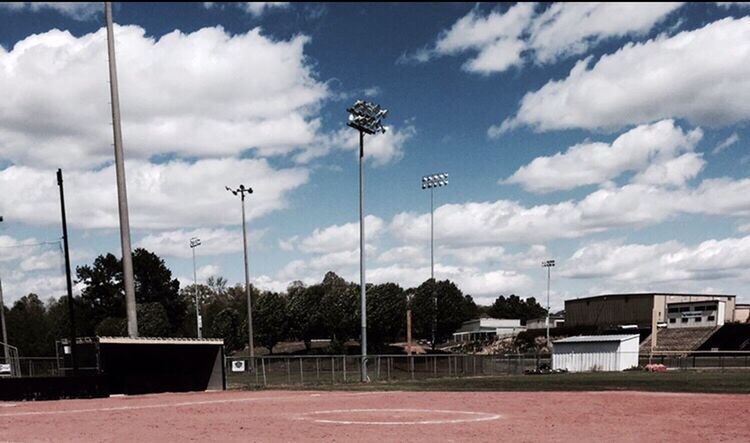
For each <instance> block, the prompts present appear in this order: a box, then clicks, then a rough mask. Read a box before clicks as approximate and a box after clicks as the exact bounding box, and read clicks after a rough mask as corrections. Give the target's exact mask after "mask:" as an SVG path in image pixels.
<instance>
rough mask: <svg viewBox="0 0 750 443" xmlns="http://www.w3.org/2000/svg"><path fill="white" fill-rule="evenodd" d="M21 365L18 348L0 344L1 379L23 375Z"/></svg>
mask: <svg viewBox="0 0 750 443" xmlns="http://www.w3.org/2000/svg"><path fill="white" fill-rule="evenodd" d="M0 308H1V307H0ZM19 365H20V361H19V359H18V348H16V347H15V346H11V345H8V344H5V343H3V342H0V377H16V376H18V375H19V374H20V373H21V369H20V366H19Z"/></svg>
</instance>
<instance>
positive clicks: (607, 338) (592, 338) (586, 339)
mask: <svg viewBox="0 0 750 443" xmlns="http://www.w3.org/2000/svg"><path fill="white" fill-rule="evenodd" d="M634 338H635V339H639V338H640V335H638V334H627V335H579V336H577V337H568V338H563V339H562V340H555V341H553V342H552V343H590V342H612V341H627V340H632V339H634Z"/></svg>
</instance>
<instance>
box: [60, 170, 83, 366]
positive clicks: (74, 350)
mask: <svg viewBox="0 0 750 443" xmlns="http://www.w3.org/2000/svg"><path fill="white" fill-rule="evenodd" d="M57 186H58V187H59V188H60V213H61V215H62V217H61V218H62V230H63V250H64V253H65V284H66V289H67V290H68V316H69V318H70V360H71V362H72V363H73V375H74V376H77V375H78V344H77V343H76V342H77V338H76V317H75V310H74V301H73V282H72V278H71V276H70V249H69V248H68V218H67V215H66V213H65V189H64V187H63V175H62V169H58V170H57Z"/></svg>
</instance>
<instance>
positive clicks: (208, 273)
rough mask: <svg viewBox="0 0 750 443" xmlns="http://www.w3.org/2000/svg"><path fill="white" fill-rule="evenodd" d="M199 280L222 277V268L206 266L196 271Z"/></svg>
mask: <svg viewBox="0 0 750 443" xmlns="http://www.w3.org/2000/svg"><path fill="white" fill-rule="evenodd" d="M196 274H197V277H198V280H203V281H205V280H207V279H208V278H209V277H216V276H219V275H221V267H220V266H218V265H205V266H201V267H200V268H198V270H197V271H196Z"/></svg>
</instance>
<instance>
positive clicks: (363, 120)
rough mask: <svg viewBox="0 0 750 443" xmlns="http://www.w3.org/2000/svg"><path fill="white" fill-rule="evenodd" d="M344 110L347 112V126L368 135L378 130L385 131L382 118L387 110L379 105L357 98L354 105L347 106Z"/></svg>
mask: <svg viewBox="0 0 750 443" xmlns="http://www.w3.org/2000/svg"><path fill="white" fill-rule="evenodd" d="M346 111H347V112H348V113H349V121H348V122H347V126H350V127H352V128H354V129H356V130H358V131H360V132H364V133H365V134H370V135H372V134H376V133H378V132H381V133H385V126H383V122H382V120H383V119H384V118H385V117H386V116H387V115H388V110H386V109H382V108H381V107H380V105H376V104H374V103H370V102H366V101H364V100H357V101H356V102H354V106H352V107H351V108H347V110H346Z"/></svg>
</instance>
